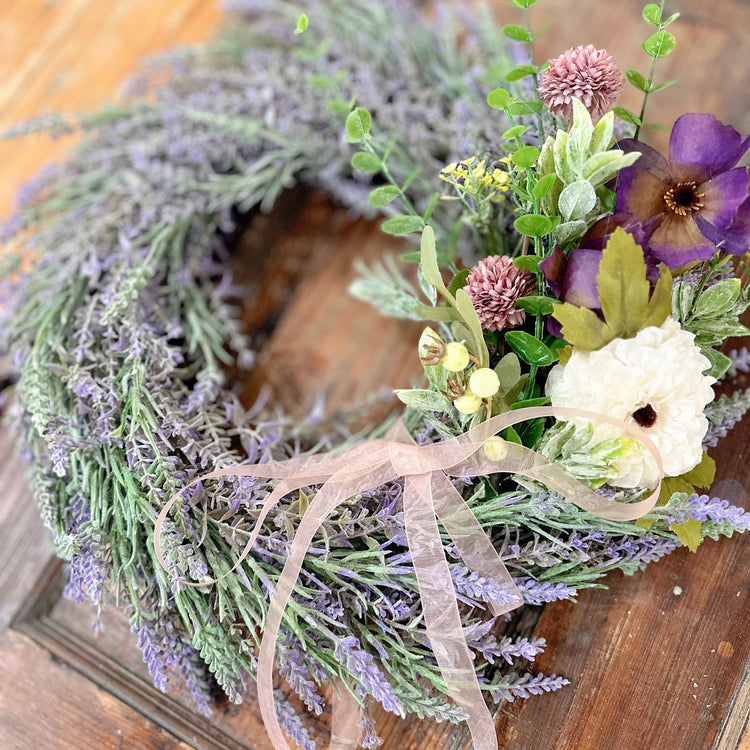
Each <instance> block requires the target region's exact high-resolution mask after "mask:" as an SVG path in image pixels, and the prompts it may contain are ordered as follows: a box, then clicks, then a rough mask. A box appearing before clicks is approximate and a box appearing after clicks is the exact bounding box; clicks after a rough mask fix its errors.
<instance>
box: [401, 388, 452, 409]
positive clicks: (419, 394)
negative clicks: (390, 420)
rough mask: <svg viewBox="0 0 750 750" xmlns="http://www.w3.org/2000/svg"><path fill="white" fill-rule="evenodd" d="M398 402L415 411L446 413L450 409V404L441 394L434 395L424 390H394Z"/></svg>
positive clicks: (433, 392)
mask: <svg viewBox="0 0 750 750" xmlns="http://www.w3.org/2000/svg"><path fill="white" fill-rule="evenodd" d="M394 393H395V394H396V396H397V398H398V399H399V401H401V402H402V403H404V404H406V405H407V406H408V407H409V408H410V409H414V410H415V411H437V412H442V413H447V412H449V411H450V409H451V402H450V401H449V400H448V398H447V397H446V396H444V395H443V394H442V393H435V391H429V390H426V389H417V388H415V389H412V390H396V391H394Z"/></svg>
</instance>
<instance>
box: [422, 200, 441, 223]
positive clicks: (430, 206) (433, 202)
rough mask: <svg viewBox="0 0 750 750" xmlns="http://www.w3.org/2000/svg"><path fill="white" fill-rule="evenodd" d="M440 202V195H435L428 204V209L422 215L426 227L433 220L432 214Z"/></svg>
mask: <svg viewBox="0 0 750 750" xmlns="http://www.w3.org/2000/svg"><path fill="white" fill-rule="evenodd" d="M439 200H440V193H433V194H432V197H431V198H430V202H429V203H428V204H427V207H426V208H425V210H424V213H423V214H422V221H424V223H425V225H426V224H427V222H429V220H430V219H431V218H432V212H433V211H434V210H435V206H437V204H438V201H439Z"/></svg>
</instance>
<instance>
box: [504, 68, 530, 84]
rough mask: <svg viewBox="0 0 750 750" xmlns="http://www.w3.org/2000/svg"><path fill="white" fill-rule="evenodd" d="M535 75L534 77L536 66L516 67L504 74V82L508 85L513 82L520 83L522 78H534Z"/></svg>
mask: <svg viewBox="0 0 750 750" xmlns="http://www.w3.org/2000/svg"><path fill="white" fill-rule="evenodd" d="M535 75H536V65H516V67H515V68H511V69H510V70H509V71H508V72H507V73H506V74H505V80H506V81H507V82H508V83H512V82H513V81H520V80H521V79H522V78H526V76H535Z"/></svg>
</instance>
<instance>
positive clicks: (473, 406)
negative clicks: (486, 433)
mask: <svg viewBox="0 0 750 750" xmlns="http://www.w3.org/2000/svg"><path fill="white" fill-rule="evenodd" d="M453 405H454V406H455V407H456V409H457V410H458V411H459V412H461V414H476V413H477V412H478V411H479V407H480V406H481V405H482V399H481V398H480V397H479V396H477V394H476V393H472V392H471V391H468V390H467V391H466V393H464V395H463V396H459V397H458V398H457V399H456V400H455V401H454V402H453Z"/></svg>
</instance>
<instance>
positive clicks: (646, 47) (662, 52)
mask: <svg viewBox="0 0 750 750" xmlns="http://www.w3.org/2000/svg"><path fill="white" fill-rule="evenodd" d="M676 46H677V40H676V39H675V38H674V36H673V35H672V34H670V33H669V32H668V31H657V32H656V33H655V34H652V35H651V36H650V37H649V38H648V39H646V41H645V42H644V43H643V44H642V45H641V47H642V49H643V51H644V52H645V53H646V54H647V55H650V56H651V57H653V58H655V59H657V60H658V59H659V58H660V57H666V56H667V55H668V54H669V53H670V52H671V51H672V50H673V49H674V48H675V47H676Z"/></svg>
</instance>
